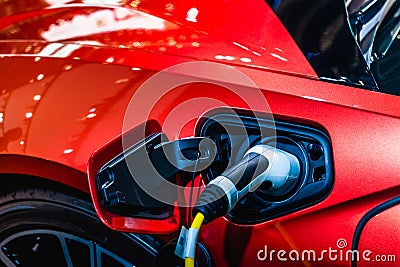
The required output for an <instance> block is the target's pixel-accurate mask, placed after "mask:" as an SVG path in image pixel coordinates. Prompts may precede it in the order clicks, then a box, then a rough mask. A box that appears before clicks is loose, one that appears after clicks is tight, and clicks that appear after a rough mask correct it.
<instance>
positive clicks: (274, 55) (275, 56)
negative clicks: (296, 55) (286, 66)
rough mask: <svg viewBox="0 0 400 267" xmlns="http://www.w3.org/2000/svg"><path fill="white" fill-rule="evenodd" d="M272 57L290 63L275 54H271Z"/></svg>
mask: <svg viewBox="0 0 400 267" xmlns="http://www.w3.org/2000/svg"><path fill="white" fill-rule="evenodd" d="M271 56H273V57H274V58H277V59H280V60H282V61H288V60H287V59H286V58H284V57H281V56H280V55H277V54H275V53H271Z"/></svg>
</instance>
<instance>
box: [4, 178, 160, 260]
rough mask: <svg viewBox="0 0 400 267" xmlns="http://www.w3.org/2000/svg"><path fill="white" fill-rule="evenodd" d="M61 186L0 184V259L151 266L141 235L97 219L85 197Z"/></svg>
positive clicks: (151, 252)
mask: <svg viewBox="0 0 400 267" xmlns="http://www.w3.org/2000/svg"><path fill="white" fill-rule="evenodd" d="M66 191H68V190H65V188H64V187H62V186H61V187H58V188H49V187H47V188H38V187H33V186H29V187H26V186H25V187H22V186H16V187H14V188H13V189H10V188H7V189H5V188H3V186H2V188H1V189H0V218H1V220H0V260H1V262H3V264H4V265H6V266H57V267H61V266H67V267H70V266H79V267H82V266H103V267H104V266H112V267H117V266H151V265H152V263H153V261H154V257H155V255H156V250H155V248H154V247H152V246H151V244H149V243H148V242H147V241H149V240H152V239H151V237H149V238H148V240H145V239H144V238H143V236H141V235H133V234H128V233H119V232H116V231H113V230H111V229H109V228H107V227H106V226H104V225H103V224H102V223H101V221H100V220H99V219H98V217H97V215H96V213H95V211H94V208H93V206H92V204H91V202H90V199H88V198H86V199H84V198H83V197H82V195H80V194H74V193H73V194H71V192H72V191H70V192H66Z"/></svg>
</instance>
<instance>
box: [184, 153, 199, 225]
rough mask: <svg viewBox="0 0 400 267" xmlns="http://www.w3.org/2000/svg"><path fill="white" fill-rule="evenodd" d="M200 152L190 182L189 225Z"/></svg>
mask: <svg viewBox="0 0 400 267" xmlns="http://www.w3.org/2000/svg"><path fill="white" fill-rule="evenodd" d="M200 156H201V155H200V152H197V159H196V162H195V164H194V168H193V174H192V182H191V184H190V195H189V205H188V214H187V222H188V225H190V224H191V218H192V216H191V215H192V207H191V205H192V199H193V188H194V180H195V178H196V169H197V163H198V162H199V159H200Z"/></svg>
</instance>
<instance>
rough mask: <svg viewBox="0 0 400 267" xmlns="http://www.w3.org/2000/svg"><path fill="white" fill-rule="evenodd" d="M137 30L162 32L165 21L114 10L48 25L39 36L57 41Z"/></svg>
mask: <svg viewBox="0 0 400 267" xmlns="http://www.w3.org/2000/svg"><path fill="white" fill-rule="evenodd" d="M121 13H123V14H124V15H125V16H124V17H123V18H120V17H121ZM137 29H152V30H162V29H165V20H163V19H160V18H157V17H155V16H152V15H148V14H145V13H142V12H140V11H127V10H126V9H121V8H116V9H113V10H101V11H96V12H93V13H91V14H89V15H76V16H75V17H73V19H72V20H68V21H66V20H64V21H61V22H59V23H57V24H52V25H50V27H49V29H48V30H47V31H43V32H42V33H41V35H42V37H43V38H44V39H45V40H47V41H58V40H63V39H69V38H76V37H80V36H85V35H95V34H100V33H106V32H112V31H118V30H137Z"/></svg>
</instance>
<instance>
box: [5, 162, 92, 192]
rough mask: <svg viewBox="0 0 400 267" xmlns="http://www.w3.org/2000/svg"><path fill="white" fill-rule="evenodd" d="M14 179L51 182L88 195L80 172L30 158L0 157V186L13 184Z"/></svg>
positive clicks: (83, 175)
mask: <svg viewBox="0 0 400 267" xmlns="http://www.w3.org/2000/svg"><path fill="white" fill-rule="evenodd" d="M15 177H19V178H20V179H24V180H28V181H29V180H30V181H32V182H34V183H40V182H41V181H43V182H50V181H52V182H56V183H58V184H63V185H66V186H68V187H71V188H73V189H76V190H79V191H81V192H82V193H86V194H89V186H88V180H87V176H86V173H84V172H82V171H80V170H77V169H74V168H71V167H69V166H66V165H63V164H60V163H57V162H54V161H50V160H46V159H42V158H37V157H32V156H26V155H6V154H3V155H0V186H1V185H2V184H4V183H7V184H9V183H11V184H12V183H14V182H15V181H16V180H15V179H14V178H15ZM10 178H13V179H10ZM20 179H18V180H20Z"/></svg>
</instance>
